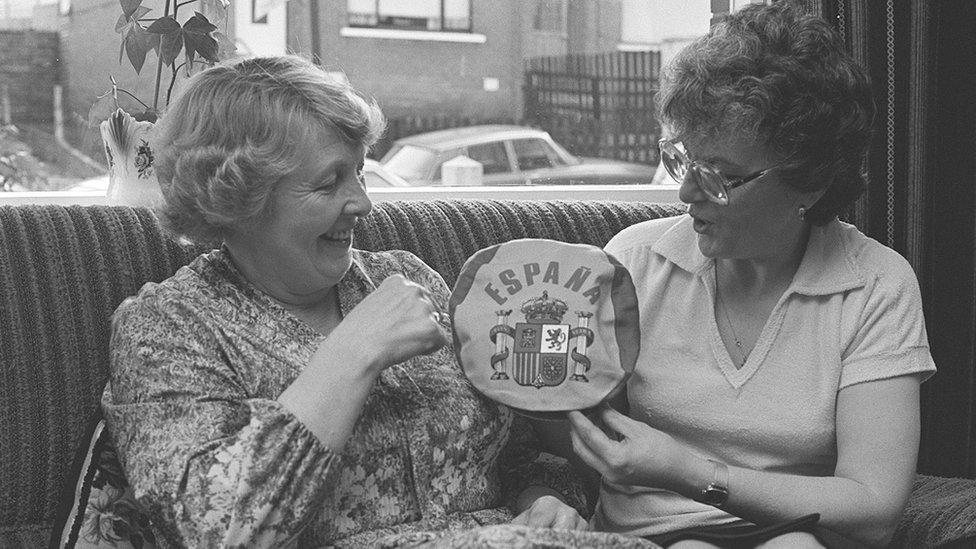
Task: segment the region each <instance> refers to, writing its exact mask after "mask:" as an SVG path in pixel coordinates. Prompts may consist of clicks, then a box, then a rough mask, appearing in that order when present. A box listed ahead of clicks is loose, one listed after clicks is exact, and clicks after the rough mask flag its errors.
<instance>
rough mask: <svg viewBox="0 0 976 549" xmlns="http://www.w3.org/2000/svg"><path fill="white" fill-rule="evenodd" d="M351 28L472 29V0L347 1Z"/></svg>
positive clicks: (469, 30) (457, 30)
mask: <svg viewBox="0 0 976 549" xmlns="http://www.w3.org/2000/svg"><path fill="white" fill-rule="evenodd" d="M346 18H347V23H348V24H349V26H351V27H372V28H383V29H400V30H414V31H417V30H419V31H450V32H471V0H347V1H346Z"/></svg>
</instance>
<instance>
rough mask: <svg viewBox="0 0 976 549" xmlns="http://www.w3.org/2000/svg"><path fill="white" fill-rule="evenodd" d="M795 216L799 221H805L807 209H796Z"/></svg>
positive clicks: (801, 207)
mask: <svg viewBox="0 0 976 549" xmlns="http://www.w3.org/2000/svg"><path fill="white" fill-rule="evenodd" d="M796 214H797V215H798V216H799V217H800V221H806V219H807V209H806V208H804V207H803V206H800V207H799V208H797V209H796Z"/></svg>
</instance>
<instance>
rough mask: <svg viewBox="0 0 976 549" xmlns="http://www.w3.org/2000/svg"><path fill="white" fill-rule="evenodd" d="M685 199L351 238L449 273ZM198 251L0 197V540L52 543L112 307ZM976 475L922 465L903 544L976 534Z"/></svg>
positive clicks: (413, 214) (145, 232)
mask: <svg viewBox="0 0 976 549" xmlns="http://www.w3.org/2000/svg"><path fill="white" fill-rule="evenodd" d="M682 211H683V208H681V207H680V206H677V205H660V204H650V203H625V202H602V201H583V202H571V201H489V200H434V201H416V202H414V201H404V202H384V203H378V204H376V205H375V206H374V210H373V212H372V213H371V214H370V215H369V217H368V218H366V219H365V220H364V221H363V223H362V226H361V227H360V228H359V229H357V233H356V239H357V246H358V247H361V248H364V249H369V250H386V249H405V250H409V251H411V252H413V253H415V254H417V255H418V256H419V257H421V258H422V259H423V260H424V261H426V262H427V263H428V264H429V265H431V266H432V267H433V268H435V269H436V270H437V271H439V272H440V273H441V274H442V275H443V276H444V278H445V280H446V281H447V283H448V284H449V285H453V284H454V281H455V280H456V278H457V275H458V272H459V270H460V268H461V265H462V264H463V262H464V260H465V259H467V257H468V256H470V255H471V254H473V253H474V252H476V251H477V250H479V249H481V248H483V247H486V246H489V245H492V244H495V243H498V242H503V241H507V240H510V239H514V238H527V237H538V238H552V239H558V240H563V241H567V242H584V243H589V244H595V245H601V246H602V245H603V244H605V243H606V242H607V240H609V239H610V237H611V236H613V235H614V234H615V233H616V232H618V231H619V230H621V229H623V228H624V227H627V226H629V225H631V224H633V223H637V222H640V221H643V220H646V219H652V218H657V217H662V216H670V215H676V214H679V213H680V212H682ZM202 250H203V247H201V246H197V245H192V244H188V243H181V242H178V241H176V240H174V239H172V238H169V237H168V236H167V235H166V234H164V233H163V232H162V230H161V228H160V225H159V223H158V221H157V219H156V217H155V216H154V215H153V213H152V212H151V211H149V210H147V209H144V208H129V207H118V206H54V205H45V206H2V207H0V548H8V547H11V548H16V547H31V548H33V547H43V546H45V545H47V544H48V539H49V536H50V533H51V527H52V523H53V521H54V517H55V515H56V512H57V508H58V505H59V496H60V492H61V489H62V486H63V485H64V484H65V482H66V480H67V478H66V477H67V476H68V471H69V468H70V467H71V462H72V459H73V456H74V454H75V451H76V448H77V446H78V445H79V444H80V442H81V440H80V438H81V437H82V435H83V434H84V432H85V429H86V426H87V422H88V418H89V417H90V416H91V414H92V413H93V411H94V410H95V409H96V407H97V406H98V400H99V396H100V394H101V391H102V387H103V384H104V383H105V379H106V377H107V371H106V364H107V356H108V353H107V345H108V338H109V318H110V316H111V314H112V311H113V310H114V309H115V307H116V306H117V305H118V304H119V303H120V302H121V301H122V299H124V298H125V297H126V296H128V295H131V294H133V293H135V292H136V291H137V290H138V289H139V287H140V286H142V284H144V283H145V282H148V281H159V280H162V279H164V278H166V277H168V276H170V275H171V274H172V273H173V272H175V271H176V269H178V268H179V267H180V266H182V265H184V264H186V263H188V262H189V261H190V260H191V259H192V258H193V257H195V256H196V255H197V254H198V253H200V252H201V251H202ZM974 484H976V483H974V481H967V480H961V479H940V478H934V477H925V476H919V477H918V481H917V484H916V488H915V495H914V496H913V500H912V502H911V504H910V507H909V511H908V512H907V513H906V517H905V520H904V521H903V523H902V525H901V527H900V529H899V539H898V545H899V546H904V547H912V548H914V547H935V546H937V545H939V544H940V543H943V542H945V541H948V540H958V539H960V538H963V537H965V536H973V535H974V532H976V530H974V528H973V527H972V525H973V523H976V503H974V501H976V487H974ZM972 541H973V540H972V539H970V542H972ZM957 543H964V542H961V541H960V542H957ZM960 546H962V545H960Z"/></svg>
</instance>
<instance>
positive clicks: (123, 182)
mask: <svg viewBox="0 0 976 549" xmlns="http://www.w3.org/2000/svg"><path fill="white" fill-rule="evenodd" d="M152 126H153V125H152V123H151V122H140V121H137V120H136V119H135V118H133V117H132V116H131V115H130V114H129V113H127V112H125V111H123V110H122V109H118V110H116V111H115V112H114V113H112V115H111V116H109V118H108V120H105V121H103V122H102V123H101V124H99V129H100V130H101V134H102V142H103V144H104V145H105V158H106V160H107V161H108V173H109V184H108V202H109V203H110V204H119V205H127V206H148V207H155V206H158V205H160V204H161V203H162V200H163V197H162V194H161V193H160V190H159V182H158V181H157V180H156V170H155V168H154V166H153V161H154V158H153V153H152V149H151V148H150V146H149V132H150V130H151V129H152Z"/></svg>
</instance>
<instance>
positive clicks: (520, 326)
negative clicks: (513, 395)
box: [489, 291, 593, 389]
mask: <svg viewBox="0 0 976 549" xmlns="http://www.w3.org/2000/svg"><path fill="white" fill-rule="evenodd" d="M568 309H569V307H568V306H567V305H566V302H565V301H563V300H561V299H558V298H550V297H549V292H547V291H543V292H542V295H541V296H540V297H536V298H533V299H529V300H527V301H525V302H524V303H522V307H521V312H522V314H524V315H525V322H518V323H516V324H515V326H514V328H513V327H512V326H511V325H509V323H508V317H509V315H511V313H512V311H511V310H503V311H497V315H498V324H497V325H496V326H494V327H493V328H492V329H491V332H490V334H489V336H490V338H491V341H492V342H493V343H494V344H495V353H494V354H493V355H492V357H491V367H492V369H493V370H494V371H495V373H494V374H492V376H491V379H492V380H494V381H500V380H507V379H509V378H510V377H509V373H511V378H513V379H514V380H515V382H516V383H518V384H519V385H525V386H531V387H535V388H537V389H541V388H543V387H555V386H558V385H560V384H562V383H563V382H564V381H565V380H566V375H567V373H568V370H569V365H570V358H572V360H573V364H572V366H573V374H572V375H571V376H570V380H571V381H581V382H588V381H589V380H588V379H587V378H586V373H587V372H588V371H589V369H590V360H589V359H588V358H587V357H586V348H587V347H589V346H590V344H592V343H593V331H592V330H590V328H589V319H590V317H592V316H593V313H590V312H586V311H577V313H576V315H577V326H576V327H575V328H573V327H571V325H570V324H566V323H563V316H564V315H565V314H566V311H567V310H568ZM574 339H575V340H576V341H575V345H573V340H574ZM508 344H511V348H510V347H509V346H508ZM509 362H511V364H509Z"/></svg>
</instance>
